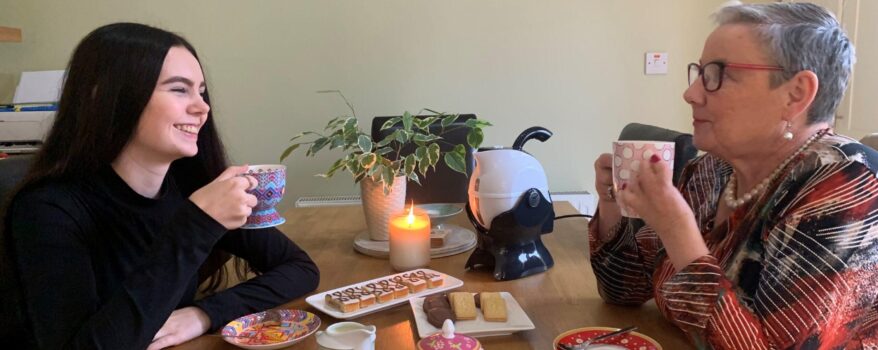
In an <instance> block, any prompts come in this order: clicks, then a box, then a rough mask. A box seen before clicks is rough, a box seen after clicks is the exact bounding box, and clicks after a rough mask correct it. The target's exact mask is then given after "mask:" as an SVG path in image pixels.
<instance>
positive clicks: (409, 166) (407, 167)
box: [402, 154, 418, 175]
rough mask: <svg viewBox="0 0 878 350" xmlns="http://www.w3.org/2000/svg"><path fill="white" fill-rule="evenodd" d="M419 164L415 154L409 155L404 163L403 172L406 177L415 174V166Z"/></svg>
mask: <svg viewBox="0 0 878 350" xmlns="http://www.w3.org/2000/svg"><path fill="white" fill-rule="evenodd" d="M416 165H418V164H417V159H415V155H414V154H409V155H408V156H406V157H405V162H404V163H403V167H402V172H403V174H405V175H410V174H412V173H414V172H415V166H416Z"/></svg>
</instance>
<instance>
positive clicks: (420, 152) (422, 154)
mask: <svg viewBox="0 0 878 350" xmlns="http://www.w3.org/2000/svg"><path fill="white" fill-rule="evenodd" d="M415 157H417V158H418V160H422V159H426V158H427V146H418V148H416V149H415Z"/></svg>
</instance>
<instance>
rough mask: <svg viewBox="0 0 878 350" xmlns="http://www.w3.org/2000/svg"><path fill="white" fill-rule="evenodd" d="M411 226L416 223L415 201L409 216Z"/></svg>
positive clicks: (410, 208)
mask: <svg viewBox="0 0 878 350" xmlns="http://www.w3.org/2000/svg"><path fill="white" fill-rule="evenodd" d="M407 219H408V223H409V226H411V225H412V224H414V223H415V201H414V200H412V205H411V206H410V207H409V216H408V218H407Z"/></svg>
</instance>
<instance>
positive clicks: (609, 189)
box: [607, 185, 616, 200]
mask: <svg viewBox="0 0 878 350" xmlns="http://www.w3.org/2000/svg"><path fill="white" fill-rule="evenodd" d="M607 197H610V199H611V200H616V189H615V186H613V185H609V186H607Z"/></svg>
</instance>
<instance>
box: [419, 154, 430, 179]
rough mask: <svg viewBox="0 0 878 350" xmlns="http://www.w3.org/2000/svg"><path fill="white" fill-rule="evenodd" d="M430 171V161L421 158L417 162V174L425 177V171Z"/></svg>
mask: <svg viewBox="0 0 878 350" xmlns="http://www.w3.org/2000/svg"><path fill="white" fill-rule="evenodd" d="M429 169H430V160H428V159H427V158H423V159H421V160H420V161H418V172H419V173H421V175H422V176H424V177H427V170H429Z"/></svg>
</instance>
